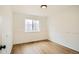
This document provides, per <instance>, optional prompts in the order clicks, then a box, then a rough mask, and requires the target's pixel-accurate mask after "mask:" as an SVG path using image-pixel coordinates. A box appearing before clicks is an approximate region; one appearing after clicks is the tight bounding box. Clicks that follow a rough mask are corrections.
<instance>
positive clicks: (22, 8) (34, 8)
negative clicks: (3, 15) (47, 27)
mask: <svg viewBox="0 0 79 59" xmlns="http://www.w3.org/2000/svg"><path fill="white" fill-rule="evenodd" d="M11 8H12V11H13V12H18V13H25V14H31V15H39V16H48V14H56V13H57V12H62V11H68V9H70V10H72V9H76V8H77V9H79V6H72V5H62V6H61V5H48V7H47V8H46V9H42V8H40V5H14V6H11Z"/></svg>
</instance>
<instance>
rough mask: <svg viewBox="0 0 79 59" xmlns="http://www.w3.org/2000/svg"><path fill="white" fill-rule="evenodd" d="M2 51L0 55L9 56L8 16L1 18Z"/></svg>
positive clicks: (9, 27) (10, 34)
mask: <svg viewBox="0 0 79 59" xmlns="http://www.w3.org/2000/svg"><path fill="white" fill-rule="evenodd" d="M1 27H2V32H1V34H2V40H1V45H2V47H3V48H2V50H1V54H10V53H11V49H12V31H11V21H10V17H9V16H2V26H1Z"/></svg>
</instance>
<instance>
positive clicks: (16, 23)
mask: <svg viewBox="0 0 79 59" xmlns="http://www.w3.org/2000/svg"><path fill="white" fill-rule="evenodd" d="M28 15H29V14H24V13H13V36H14V38H13V39H14V44H19V43H27V42H31V41H37V40H44V39H48V31H47V18H46V17H42V16H39V17H38V16H33V15H29V16H30V17H33V18H36V17H38V20H39V21H40V32H32V33H31V32H30V33H29V32H25V19H26V18H27V16H28Z"/></svg>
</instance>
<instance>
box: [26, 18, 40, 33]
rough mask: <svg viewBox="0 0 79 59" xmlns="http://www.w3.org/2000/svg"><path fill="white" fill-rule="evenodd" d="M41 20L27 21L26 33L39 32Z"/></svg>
mask: <svg viewBox="0 0 79 59" xmlns="http://www.w3.org/2000/svg"><path fill="white" fill-rule="evenodd" d="M39 31H40V29H39V20H31V19H25V32H39Z"/></svg>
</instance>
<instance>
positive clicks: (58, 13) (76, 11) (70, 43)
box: [48, 6, 79, 51]
mask: <svg viewBox="0 0 79 59" xmlns="http://www.w3.org/2000/svg"><path fill="white" fill-rule="evenodd" d="M49 10H50V12H48V13H49V19H48V25H49V26H48V27H49V36H50V40H51V41H53V42H56V43H58V44H61V45H63V46H66V47H69V48H71V49H74V50H77V51H79V46H78V45H79V6H49Z"/></svg>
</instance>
